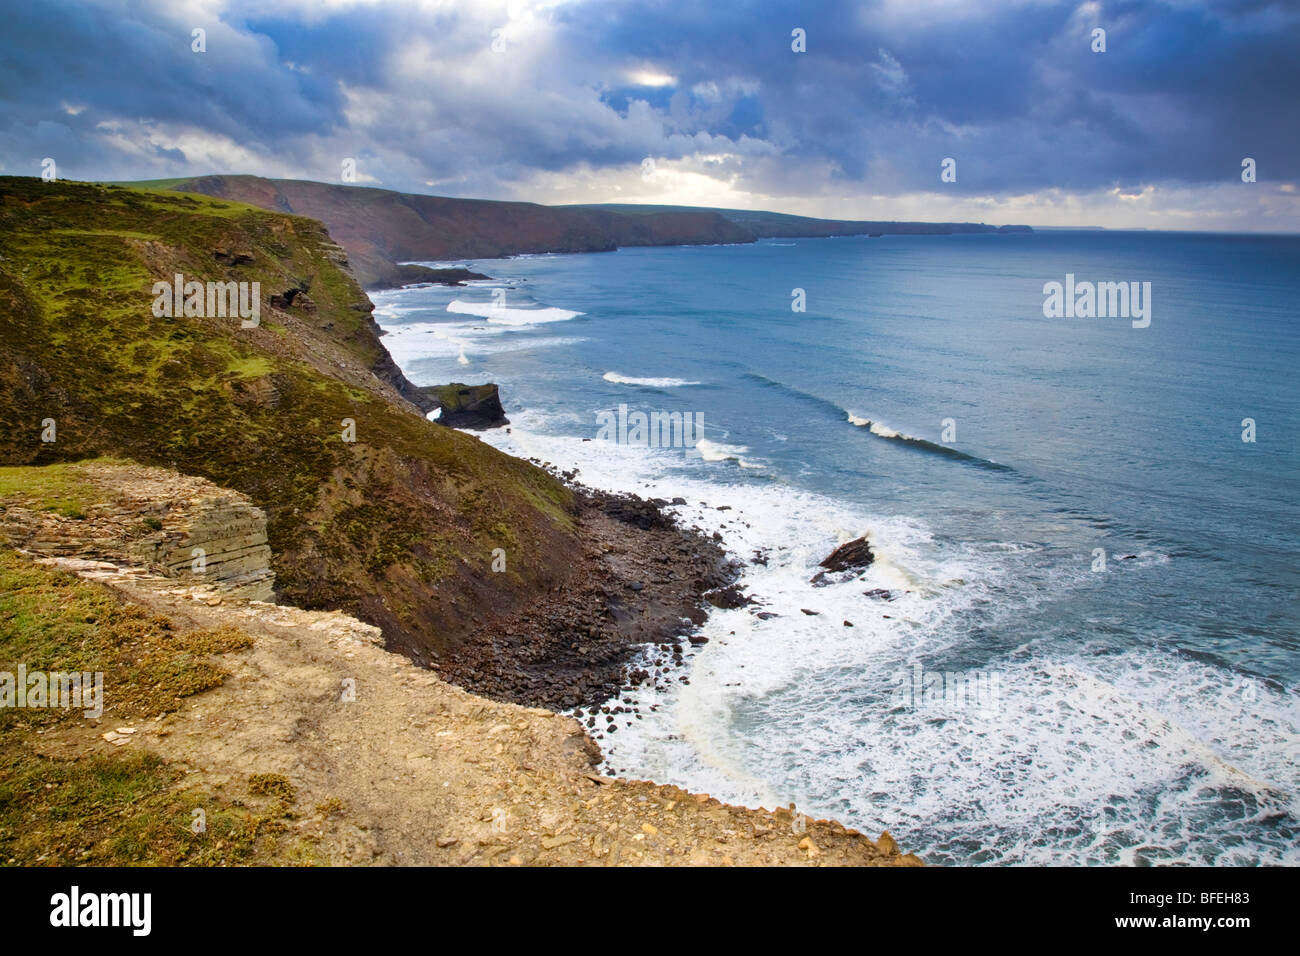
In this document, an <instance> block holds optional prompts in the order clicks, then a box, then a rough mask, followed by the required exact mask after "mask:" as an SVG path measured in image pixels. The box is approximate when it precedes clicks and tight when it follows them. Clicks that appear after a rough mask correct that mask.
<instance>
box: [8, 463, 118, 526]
mask: <svg viewBox="0 0 1300 956" xmlns="http://www.w3.org/2000/svg"><path fill="white" fill-rule="evenodd" d="M95 461H96V462H99V463H104V464H113V463H115V461H114V459H112V458H99V459H95ZM82 464H84V463H83V462H76V463H73V462H62V463H60V464H55V465H46V466H43V467H31V466H21V465H20V466H11V467H0V507H3V505H4V502H5V501H6V500H7V499H13V500H15V501H22V502H23V503H25V504H27V505H29V506H31V507H34V508H36V509H38V510H42V511H56V512H58V513H59V514H61V515H65V516H67V517H73V516H74V515H84V514H85V512H86V508H87V507H88V506H89V504H90V502H91V501H92V500H93V499H94V491H93V490H92V489H91V488H90V487H89V485H87V483H86V482H85V481H84V479H82V478H81V476H80V474H79V471H80V466H81V465H82Z"/></svg>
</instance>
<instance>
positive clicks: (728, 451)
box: [695, 438, 763, 468]
mask: <svg viewBox="0 0 1300 956" xmlns="http://www.w3.org/2000/svg"><path fill="white" fill-rule="evenodd" d="M695 451H696V453H697V454H699V456H700V457H701V458H702V459H704V460H705V461H734V462H735V463H736V464H737V465H739V466H740V467H741V468H762V467H763V466H762V464H761V463H759V462H757V461H754V460H752V459H749V458H746V457H745V455H746V454H748V453H749V449H748V448H747V447H746V446H744V445H724V444H723V443H722V442H716V441H710V440H709V439H707V438H701V439H699V440H698V441H696V442H695Z"/></svg>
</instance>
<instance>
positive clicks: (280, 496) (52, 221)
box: [0, 178, 571, 651]
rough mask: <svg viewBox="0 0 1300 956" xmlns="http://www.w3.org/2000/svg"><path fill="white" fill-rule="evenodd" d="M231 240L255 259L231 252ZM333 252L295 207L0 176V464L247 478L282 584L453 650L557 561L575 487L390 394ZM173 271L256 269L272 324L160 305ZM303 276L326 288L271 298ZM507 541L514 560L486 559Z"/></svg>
mask: <svg viewBox="0 0 1300 956" xmlns="http://www.w3.org/2000/svg"><path fill="white" fill-rule="evenodd" d="M232 253H233V254H239V255H246V256H249V257H251V260H252V261H251V262H248V263H246V264H242V265H226V264H223V263H224V262H228V261H230V258H231V254H232ZM218 256H220V257H221V258H218ZM335 258H337V249H336V247H334V246H333V245H332V243H331V242H330V240H329V237H328V235H327V234H326V233H325V231H324V229H323V228H322V227H321V226H320V224H319V223H316V222H313V221H311V220H307V219H303V218H299V217H296V216H287V215H283V214H275V213H269V212H264V211H261V210H257V209H253V208H250V207H247V206H243V205H240V204H237V203H229V202H220V201H215V200H212V199H210V198H207V197H201V196H189V195H182V194H176V193H169V192H141V191H135V190H128V189H123V188H117V187H105V186H97V185H88V184H76V183H54V184H50V183H44V182H41V181H40V180H37V179H26V178H23V179H17V178H0V404H2V405H3V407H4V408H5V409H6V415H5V417H4V419H3V424H0V464H12V465H17V464H47V463H52V462H57V461H70V460H76V459H80V458H87V457H94V456H98V455H103V454H112V455H115V456H119V457H125V458H131V459H134V460H137V461H140V462H142V463H146V464H155V465H162V466H174V467H176V468H177V469H178V470H180V471H182V472H185V473H189V474H196V475H200V476H203V477H206V478H208V479H210V480H212V481H214V482H216V483H217V484H220V485H223V486H227V487H232V488H235V489H237V490H239V491H242V492H244V493H245V494H247V495H249V496H250V497H251V498H252V499H253V500H254V501H255V502H256V503H257V504H258V505H259V506H261V507H262V508H264V509H265V510H266V512H267V516H268V521H269V532H270V539H271V546H272V549H273V550H274V552H275V555H276V558H275V569H276V572H277V577H278V583H279V585H280V587H281V589H282V593H283V595H284V597H285V598H286V599H288V600H289V601H291V602H292V603H295V604H299V605H302V606H305V607H316V608H319V607H331V608H342V609H346V610H348V611H349V612H351V613H353V614H355V615H356V616H358V617H361V618H363V619H365V620H369V621H371V622H372V623H376V624H379V625H380V626H382V627H383V628H384V630H385V634H386V635H388V636H389V638H390V641H392V642H393V643H394V644H395V645H397V646H402V647H406V648H408V649H421V648H424V649H430V648H432V649H435V650H438V651H441V650H445V649H446V648H447V647H449V646H452V645H454V644H455V643H456V641H457V640H458V639H459V636H460V635H461V634H462V633H463V632H464V631H465V630H467V624H468V623H469V622H470V620H471V619H472V618H474V617H475V616H477V615H479V614H480V613H481V608H482V607H483V606H484V605H488V606H492V607H494V608H495V609H498V610H501V611H503V612H504V611H509V610H511V609H512V608H514V607H517V606H520V605H522V604H525V603H527V602H529V601H530V600H531V599H532V598H533V597H535V596H536V595H537V594H538V593H540V592H541V591H543V590H546V589H549V588H550V587H551V586H554V585H555V584H557V583H559V582H560V581H561V580H562V577H563V573H564V571H563V568H562V567H557V566H558V565H562V562H557V561H554V560H552V556H553V555H554V554H556V553H565V552H566V551H567V550H568V549H569V547H570V546H571V540H570V538H569V535H570V531H569V530H568V528H569V520H570V519H569V516H568V513H567V507H568V504H569V495H568V493H567V492H566V491H565V489H563V488H562V487H561V486H560V485H558V484H557V483H556V482H554V481H553V480H552V479H551V478H550V477H549V476H547V475H546V474H545V473H543V472H541V471H539V470H537V469H535V468H533V467H532V466H530V465H527V464H526V463H523V462H520V461H517V460H515V459H512V458H509V457H507V456H504V455H501V454H500V453H498V452H496V451H494V450H493V449H491V448H489V447H487V446H486V445H484V444H482V443H481V442H479V441H477V440H476V439H474V438H472V437H470V436H467V435H463V434H460V433H458V432H454V431H451V430H449V429H446V428H442V427H441V426H437V425H434V424H432V423H429V422H427V421H425V420H424V418H423V416H421V415H420V414H419V413H418V412H417V411H415V410H414V409H413V408H411V407H410V406H409V405H406V404H405V403H404V402H402V401H401V400H400V399H399V398H398V397H397V393H396V392H395V391H394V388H393V385H392V384H391V375H389V374H388V373H389V371H390V369H391V360H390V359H389V357H388V355H387V352H386V351H385V350H384V349H383V347H382V345H381V344H380V342H379V339H378V336H377V330H376V327H375V326H374V324H373V321H372V320H371V318H370V314H369V309H370V306H369V303H368V302H367V301H366V299H365V296H364V294H363V293H362V292H361V290H360V288H359V287H358V286H357V284H356V282H355V281H354V280H353V279H352V277H351V276H350V275H349V274H348V273H347V272H346V271H344V270H343V269H341V268H339V267H338V266H337V265H336V263H335ZM174 272H182V273H184V274H185V276H186V277H187V279H188V278H196V279H198V280H200V281H209V280H222V281H226V280H232V279H233V280H246V281H254V280H256V281H260V282H261V283H262V296H263V300H264V301H263V306H262V322H261V326H260V327H259V328H255V329H247V330H245V329H241V328H240V323H239V322H238V320H235V319H225V318H186V317H178V318H155V317H154V316H153V315H152V313H151V305H152V301H153V298H152V295H151V292H150V287H151V285H152V283H153V282H154V281H155V280H156V279H159V278H169V277H170V276H171V275H172V274H173V273H174ZM291 287H307V288H308V289H309V295H310V299H311V301H312V302H313V303H314V307H312V306H310V305H299V304H295V305H294V306H293V307H291V308H289V309H287V310H285V311H280V310H275V309H272V308H271V307H270V306H269V304H267V302H266V301H265V300H266V298H267V297H268V296H269V295H270V294H272V293H274V292H277V291H283V290H285V289H288V288H291ZM372 370H378V371H379V372H380V373H381V374H380V375H379V377H376V375H375V374H372ZM386 377H387V378H389V379H390V380H389V381H385V378H386ZM47 418H53V419H55V420H56V422H57V441H56V442H54V443H45V442H42V441H41V428H42V426H41V423H42V421H43V420H44V419H47ZM345 418H351V419H353V420H355V422H356V436H357V440H356V442H355V443H347V442H344V441H343V439H342V437H341V430H342V424H341V423H342V420H343V419H345ZM496 547H503V548H506V549H507V552H508V554H509V555H510V558H511V560H510V563H509V568H510V571H509V572H508V573H507V574H499V575H493V574H492V573H491V571H490V563H491V552H492V549H493V548H496Z"/></svg>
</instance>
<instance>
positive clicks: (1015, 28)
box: [0, 0, 1300, 196]
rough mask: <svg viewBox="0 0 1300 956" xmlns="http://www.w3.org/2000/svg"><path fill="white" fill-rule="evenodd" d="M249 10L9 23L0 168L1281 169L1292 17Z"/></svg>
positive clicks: (901, 181)
mask: <svg viewBox="0 0 1300 956" xmlns="http://www.w3.org/2000/svg"><path fill="white" fill-rule="evenodd" d="M267 6H268V5H267V4H264V3H258V4H247V5H245V4H241V3H239V2H232V3H226V4H224V5H218V4H215V3H203V2H195V3H193V4H190V5H187V4H185V3H182V4H179V5H177V4H159V5H157V6H155V5H151V4H147V3H146V4H138V5H137V4H129V5H124V6H122V5H111V6H109V5H103V6H101V5H98V4H93V3H69V2H59V0H55V2H54V3H51V4H45V5H42V6H39V7H38V6H35V5H27V6H14V7H13V8H12V9H11V10H10V11H9V12H8V14H7V16H8V22H7V23H6V29H5V33H4V36H3V38H2V39H0V51H2V52H3V61H2V63H0V103H2V104H3V119H0V163H3V166H4V171H5V172H9V173H16V172H28V173H31V172H34V171H36V166H35V165H34V164H37V163H39V160H40V158H41V157H42V156H45V155H51V156H58V157H59V158H60V163H61V165H62V167H63V171H64V173H65V174H66V175H77V176H83V177H87V178H89V177H104V178H109V177H143V176H161V175H186V174H197V173H204V172H211V171H214V169H213V168H211V167H212V165H213V164H214V163H221V162H222V161H223V160H226V161H229V162H241V163H245V164H252V165H253V166H254V167H256V168H254V169H251V170H248V171H255V172H271V173H275V174H280V175H301V176H304V177H312V178H322V177H327V176H329V175H330V170H337V168H338V161H339V158H340V157H341V156H358V157H361V158H362V160H363V164H362V165H363V167H364V168H367V169H370V170H372V171H373V172H372V174H373V176H374V178H376V179H378V180H382V182H383V183H384V184H385V185H389V186H394V187H398V188H409V189H417V190H420V191H426V190H427V188H428V187H427V186H426V185H425V184H426V183H433V184H435V185H440V188H441V191H447V192H459V193H461V194H473V193H477V194H481V195H493V194H494V193H496V194H499V193H500V192H501V190H502V184H504V183H512V182H521V181H526V180H527V179H528V178H529V177H530V176H531V175H534V174H538V173H542V172H552V173H561V174H562V173H564V172H566V171H568V170H575V169H586V170H596V171H599V170H601V169H602V168H608V167H624V166H628V165H632V166H635V165H636V164H638V163H639V162H640V161H641V159H642V158H644V157H646V156H654V157H659V158H662V159H665V160H672V159H683V160H690V159H691V158H692V157H697V158H698V157H701V156H711V157H714V159H713V162H714V163H715V164H720V167H721V168H725V169H727V170H728V172H729V173H730V174H731V175H732V176H734V177H735V178H734V180H733V182H734V184H735V185H737V187H738V188H742V189H746V190H749V191H752V192H756V193H767V194H772V195H787V196H791V195H796V196H797V195H827V194H828V193H831V192H834V191H835V190H856V191H857V192H858V193H862V194H876V195H892V194H901V193H909V192H915V191H921V190H937V189H938V188H940V185H939V163H940V160H941V159H943V158H944V157H948V156H951V157H954V158H956V159H957V162H958V170H959V175H958V181H957V183H955V184H951V186H945V187H944V188H950V189H951V190H952V192H953V193H954V194H957V195H994V196H996V195H1017V194H1023V193H1032V192H1035V191H1038V190H1050V189H1066V190H1079V191H1087V190H1097V189H1106V188H1110V187H1116V186H1118V187H1121V188H1123V189H1125V190H1134V189H1138V188H1140V187H1141V186H1142V185H1144V184H1148V183H1161V182H1174V183H1178V184H1187V185H1191V186H1196V185H1198V184H1222V183H1228V182H1232V181H1233V180H1235V179H1237V177H1238V174H1239V169H1240V162H1241V159H1242V157H1244V156H1252V157H1254V158H1256V159H1257V160H1258V162H1259V164H1260V169H1261V175H1262V176H1266V177H1271V178H1272V179H1273V180H1275V181H1276V180H1282V179H1295V178H1297V177H1300V159H1298V158H1297V157H1298V156H1300V152H1298V149H1297V147H1300V143H1298V142H1297V133H1296V122H1295V118H1296V116H1295V114H1296V110H1295V103H1296V97H1297V94H1298V93H1300V67H1298V66H1297V57H1296V56H1295V51H1296V50H1297V49H1300V11H1297V9H1296V7H1295V6H1293V5H1291V4H1282V3H1263V2H1253V3H1238V4H1233V3H1220V2H1205V3H1200V4H1197V3H1176V4H1175V3H1168V4H1166V3H1127V2H1116V3H1101V4H1048V3H1033V2H1004V3H991V2H990V3H976V2H971V3H962V2H956V3H944V4H938V3H926V2H922V0H916V2H911V3H905V2H898V3H892V2H891V3H883V4H881V3H868V4H861V3H848V2H840V0H827V2H822V3H804V4H791V3H778V2H774V0H771V2H769V0H751V2H741V3H732V4H723V3H699V4H692V3H684V2H680V0H672V2H658V0H639V2H585V3H583V2H573V3H560V4H558V5H548V4H545V3H529V2H527V0H523V2H522V3H520V4H518V6H517V7H516V8H513V9H508V8H507V7H506V6H505V5H498V6H486V5H478V4H468V5H437V6H433V7H430V6H427V5H416V6H390V5H377V6H376V5H369V4H365V5H359V6H356V5H346V4H345V5H342V6H331V5H329V4H326V5H324V6H321V7H318V6H317V5H315V4H312V3H307V2H300V3H299V2H295V3H290V4H288V5H285V6H283V7H279V8H277V9H273V10H271V11H269V12H268V10H267ZM209 9H211V10H219V11H220V12H219V13H215V14H214V13H206V12H204V11H206V10H209ZM512 14H513V16H512ZM199 26H201V27H204V28H205V29H207V31H208V41H207V42H208V52H207V53H204V54H195V53H192V52H191V50H190V31H191V29H192V28H194V27H199ZM796 27H799V28H802V29H804V30H805V31H807V38H808V39H807V45H808V52H807V53H804V54H796V53H793V52H792V51H791V48H790V44H791V37H790V34H791V30H792V29H794V28H796ZM1094 27H1103V28H1105V29H1106V31H1107V37H1106V40H1107V51H1106V52H1105V53H1100V54H1099V53H1094V52H1092V51H1091V49H1090V42H1091V41H1090V32H1091V30H1092V29H1093V28H1094ZM494 29H502V30H503V31H504V32H503V35H502V36H503V39H502V41H501V42H504V43H505V44H506V45H505V49H504V51H503V52H500V53H493V52H492V51H491V43H492V31H493V30H494ZM718 156H725V157H726V158H725V159H718V158H716V157H718ZM220 171H232V170H228V169H226V168H222V169H221V170H220Z"/></svg>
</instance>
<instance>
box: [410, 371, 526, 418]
mask: <svg viewBox="0 0 1300 956" xmlns="http://www.w3.org/2000/svg"><path fill="white" fill-rule="evenodd" d="M420 391H421V392H422V393H423V394H424V396H425V397H426V398H429V399H432V400H433V401H432V403H431V404H430V406H429V408H428V409H427V411H432V410H433V409H435V408H441V409H442V414H441V415H439V416H438V418H436V419H435V421H437V422H439V423H440V424H443V425H446V426H447V427H448V428H475V429H484V428H499V427H500V426H502V425H509V424H510V420H509V419H508V418H506V412H505V409H504V408H502V407H501V396H500V393H499V391H498V389H497V387H496V385H494V384H492V383H488V384H487V385H462V384H460V383H459V382H453V383H452V384H450V385H429V386H425V387H424V388H422V389H420Z"/></svg>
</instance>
